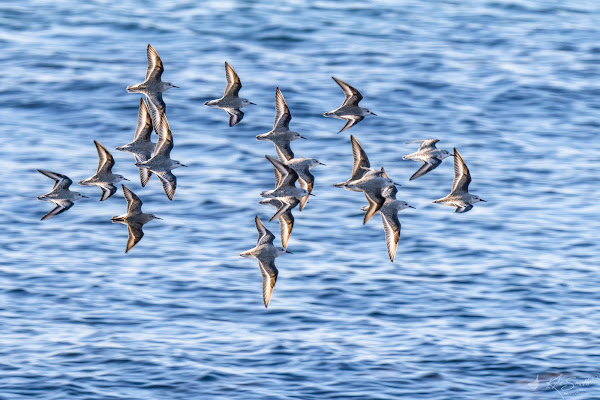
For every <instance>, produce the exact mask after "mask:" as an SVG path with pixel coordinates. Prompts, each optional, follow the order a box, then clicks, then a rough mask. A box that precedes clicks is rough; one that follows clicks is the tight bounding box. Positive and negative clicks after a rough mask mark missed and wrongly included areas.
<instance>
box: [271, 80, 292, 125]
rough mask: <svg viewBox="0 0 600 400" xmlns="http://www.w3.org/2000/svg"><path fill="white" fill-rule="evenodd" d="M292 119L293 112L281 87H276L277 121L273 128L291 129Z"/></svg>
mask: <svg viewBox="0 0 600 400" xmlns="http://www.w3.org/2000/svg"><path fill="white" fill-rule="evenodd" d="M291 120H292V114H291V113H290V109H289V108H288V106H287V104H286V102H285V99H284V98H283V94H281V90H279V88H277V89H275V122H274V124H273V130H275V129H290V121H291Z"/></svg>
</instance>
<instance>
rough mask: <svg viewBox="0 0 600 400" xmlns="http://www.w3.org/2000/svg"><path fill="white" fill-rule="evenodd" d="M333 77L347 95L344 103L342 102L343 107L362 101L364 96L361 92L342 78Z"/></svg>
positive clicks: (356, 104)
mask: <svg viewBox="0 0 600 400" xmlns="http://www.w3.org/2000/svg"><path fill="white" fill-rule="evenodd" d="M331 78H332V79H333V80H334V81H335V83H337V84H338V85H340V87H341V88H342V91H343V92H344V95H345V96H346V98H345V99H344V104H342V107H343V106H347V105H350V106H358V102H359V101H361V100H362V98H363V97H362V95H361V94H360V92H359V91H358V90H356V89H354V88H353V87H352V86H350V85H348V84H347V83H346V82H344V81H342V80H340V79H337V78H335V77H333V76H332V77H331ZM361 119H362V118H361Z"/></svg>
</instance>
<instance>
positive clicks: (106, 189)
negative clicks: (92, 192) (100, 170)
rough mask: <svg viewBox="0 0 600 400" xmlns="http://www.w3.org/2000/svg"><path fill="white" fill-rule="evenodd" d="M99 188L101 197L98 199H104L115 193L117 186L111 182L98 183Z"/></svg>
mask: <svg viewBox="0 0 600 400" xmlns="http://www.w3.org/2000/svg"><path fill="white" fill-rule="evenodd" d="M98 187H99V188H100V189H102V197H100V201H104V200H106V199H108V198H109V197H110V196H112V195H113V194H115V193H116V191H117V187H116V186H115V185H113V184H112V183H109V184H107V185H98Z"/></svg>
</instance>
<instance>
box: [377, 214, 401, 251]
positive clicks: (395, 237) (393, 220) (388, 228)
mask: <svg viewBox="0 0 600 400" xmlns="http://www.w3.org/2000/svg"><path fill="white" fill-rule="evenodd" d="M381 220H382V221H383V230H384V231H385V243H386V245H387V249H388V255H389V256H390V261H391V262H394V258H395V257H396V249H397V248H398V241H399V240H400V229H401V225H400V221H399V220H398V213H393V214H392V215H388V216H386V215H384V214H383V213H381Z"/></svg>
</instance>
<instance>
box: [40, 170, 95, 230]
mask: <svg viewBox="0 0 600 400" xmlns="http://www.w3.org/2000/svg"><path fill="white" fill-rule="evenodd" d="M38 172H39V173H41V174H44V175H46V176H47V177H48V178H51V179H53V180H54V186H53V187H52V190H51V191H50V192H48V193H46V194H44V195H42V196H38V198H37V199H38V200H45V201H51V202H53V203H54V204H56V207H54V209H53V210H52V211H50V212H49V213H48V214H46V215H44V216H43V217H42V219H41V221H43V220H45V219H48V218H51V217H54V216H55V215H58V214H60V213H61V212H63V211H67V210H68V209H69V208H71V207H73V204H74V203H73V202H74V201H75V200H79V199H80V198H82V197H85V198H87V196H84V195H82V194H81V193H78V192H73V191H71V190H69V186H71V184H72V183H73V181H72V180H71V179H70V178H69V177H67V176H66V175H61V174H57V173H56V172H50V171H46V170H44V169H38Z"/></svg>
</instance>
